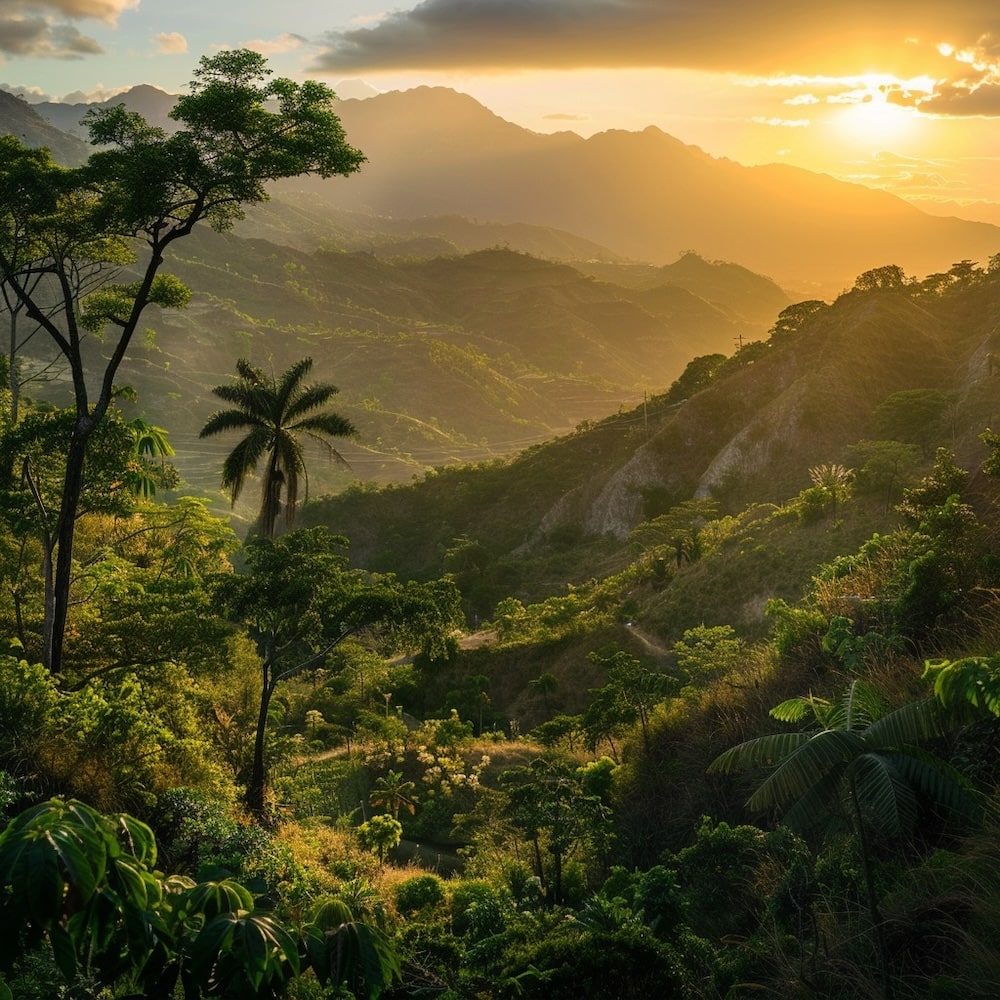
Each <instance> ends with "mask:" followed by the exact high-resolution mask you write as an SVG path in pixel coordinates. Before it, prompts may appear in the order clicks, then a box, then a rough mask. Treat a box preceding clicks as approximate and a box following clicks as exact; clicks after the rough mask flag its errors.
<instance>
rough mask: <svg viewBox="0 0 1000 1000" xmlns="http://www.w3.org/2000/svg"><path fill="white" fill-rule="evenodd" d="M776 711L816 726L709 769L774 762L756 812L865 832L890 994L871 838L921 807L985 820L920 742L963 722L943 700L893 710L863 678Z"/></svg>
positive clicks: (888, 832) (748, 747) (768, 740)
mask: <svg viewBox="0 0 1000 1000" xmlns="http://www.w3.org/2000/svg"><path fill="white" fill-rule="evenodd" d="M770 714H771V715H772V716H773V717H774V718H775V719H778V720H779V721H781V722H790V723H797V722H801V721H803V720H804V719H806V718H807V717H808V716H810V715H811V716H812V719H813V721H814V723H815V724H816V727H817V728H814V729H812V730H811V731H799V732H794V733H790V732H785V733H775V734H771V735H769V736H760V737H758V738H757V739H752V740H748V741H747V742H745V743H741V744H739V746H735V747H732V748H731V749H730V750H727V751H726V752H725V753H723V754H721V755H720V756H719V757H717V758H716V759H715V760H714V761H713V762H712V763H711V765H710V766H709V770H710V771H722V772H726V773H728V772H732V771H737V770H747V769H750V768H756V767H765V766H769V767H772V770H771V772H770V773H769V774H768V776H767V777H766V778H765V779H764V781H763V782H762V783H761V784H760V785H759V786H758V788H757V790H756V791H755V792H754V793H753V795H751V796H750V799H749V801H748V802H747V805H748V807H749V808H750V809H753V810H755V811H766V810H783V811H784V812H783V816H782V819H783V821H784V823H785V824H786V825H788V826H790V827H791V828H792V829H795V830H798V831H799V832H800V833H809V832H814V831H817V830H824V829H825V830H827V831H829V830H830V829H831V828H833V829H834V830H835V829H837V828H838V827H839V828H841V829H842V828H843V827H844V826H845V824H846V826H847V829H849V830H850V829H853V831H854V832H855V833H856V834H857V837H858V841H859V846H860V848H861V861H862V865H863V868H864V874H865V883H866V889H867V895H868V909H869V913H870V915H871V920H872V926H873V929H874V931H875V935H876V940H877V943H878V949H879V953H880V957H881V959H882V974H883V986H884V990H885V993H886V996H888V994H889V992H890V989H889V983H888V970H887V964H886V959H885V942H884V941H883V934H882V919H881V916H880V914H879V908H878V903H877V897H876V890H875V880H874V875H873V870H872V853H871V843H870V842H871V839H872V837H883V838H884V837H891V836H898V835H900V834H905V833H908V832H910V831H911V830H913V829H914V828H915V826H916V823H917V819H918V816H919V813H920V809H921V806H922V805H927V806H932V807H937V808H941V809H942V810H943V811H945V812H947V813H950V814H951V815H953V816H955V817H959V818H963V819H967V820H972V819H974V818H976V817H977V816H978V814H979V808H980V806H979V802H978V800H977V798H976V796H975V794H974V792H973V790H972V788H971V786H970V784H969V782H968V781H966V780H965V779H964V778H963V777H962V775H961V774H959V772H957V771H956V770H955V769H954V768H953V767H951V766H950V765H949V764H947V763H946V762H945V761H943V760H941V759H940V758H938V757H935V756H934V755H933V754H931V753H928V752H927V751H925V750H922V749H921V748H920V747H919V746H918V745H917V744H918V743H920V742H921V741H923V740H928V739H933V738H936V737H940V736H943V735H945V734H946V733H947V732H948V731H949V730H951V729H953V728H954V727H955V724H956V721H958V716H956V715H953V714H951V713H949V712H948V711H947V710H946V709H945V708H944V707H943V706H942V705H941V703H940V702H939V701H938V700H936V699H934V698H928V699H924V700H922V701H916V702H910V703H908V704H905V705H903V706H902V707H900V708H897V709H895V710H894V711H891V712H887V711H886V709H885V706H884V704H883V703H882V701H881V699H879V698H878V697H877V695H876V694H875V693H874V692H873V691H872V690H871V689H870V688H867V687H865V686H864V685H863V684H861V683H860V682H858V681H855V682H854V683H853V684H851V686H850V687H849V688H848V689H847V692H846V693H845V695H844V697H843V699H842V700H841V701H839V702H829V701H826V700H825V699H823V698H814V697H811V696H810V697H807V698H792V699H790V700H789V701H785V702H782V703H781V704H780V705H778V706H776V707H775V708H772V709H771V713H770Z"/></svg>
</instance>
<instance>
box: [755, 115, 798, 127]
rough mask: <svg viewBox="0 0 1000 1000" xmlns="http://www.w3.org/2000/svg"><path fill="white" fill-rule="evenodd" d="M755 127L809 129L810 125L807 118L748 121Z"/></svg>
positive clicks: (757, 118) (756, 117)
mask: <svg viewBox="0 0 1000 1000" xmlns="http://www.w3.org/2000/svg"><path fill="white" fill-rule="evenodd" d="M750 120H751V121H752V122H754V124H756V125H768V126H770V127H772V128H809V126H810V125H811V124H812V122H811V121H809V119H808V118H761V117H760V116H755V117H753V118H751V119H750Z"/></svg>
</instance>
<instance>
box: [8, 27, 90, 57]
mask: <svg viewBox="0 0 1000 1000" xmlns="http://www.w3.org/2000/svg"><path fill="white" fill-rule="evenodd" d="M102 51H103V49H102V48H101V46H100V45H99V44H98V43H97V42H96V41H95V40H94V39H93V38H90V37H88V36H87V35H84V34H81V33H80V32H79V31H78V30H77V29H76V28H75V27H73V25H71V24H52V23H50V22H49V21H48V20H46V19H45V18H41V17H32V18H0V52H5V53H7V54H8V55H12V56H49V57H52V58H56V59H80V58H82V57H83V56H88V55H97V54H98V53H100V52H102Z"/></svg>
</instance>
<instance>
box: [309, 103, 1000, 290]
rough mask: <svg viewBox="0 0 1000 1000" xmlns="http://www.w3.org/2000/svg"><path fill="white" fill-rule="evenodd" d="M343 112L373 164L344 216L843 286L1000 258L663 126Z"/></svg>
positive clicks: (989, 230) (424, 109)
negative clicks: (494, 232) (352, 210)
mask: <svg viewBox="0 0 1000 1000" xmlns="http://www.w3.org/2000/svg"><path fill="white" fill-rule="evenodd" d="M339 113H340V115H341V118H342V120H343V122H344V125H345V128H346V129H347V134H348V136H349V137H350V139H351V141H352V142H353V143H355V144H356V145H358V146H359V147H360V148H361V149H363V150H364V151H365V153H366V154H367V156H368V161H369V162H368V163H367V164H366V165H365V167H364V169H363V170H362V171H361V173H360V174H358V175H357V176H354V177H351V178H349V179H335V180H333V181H330V182H327V183H326V184H323V185H322V186H319V188H318V189H319V190H322V191H323V192H324V194H325V195H326V196H327V197H329V198H330V199H332V200H333V201H334V202H335V203H337V204H338V205H341V206H348V205H352V206H354V207H358V206H364V207H365V208H366V209H368V210H370V211H373V212H376V213H380V214H387V215H393V216H406V217H414V216H422V215H435V214H442V213H456V214H459V215H464V216H468V217H470V218H475V219H491V220H495V221H500V222H514V221H517V222H529V223H534V224H539V225H545V226H553V227H556V228H559V229H565V230H568V231H570V232H574V233H577V234H578V235H580V236H582V237H585V238H587V239H591V240H594V241H595V242H598V243H601V244H603V245H605V246H608V247H609V248H610V249H611V250H613V251H615V252H617V253H619V254H622V255H625V256H628V257H633V258H638V259H642V260H648V261H652V262H654V263H658V264H663V263H666V262H667V261H670V260H673V259H674V258H675V257H676V256H677V255H678V253H680V252H681V251H683V250H686V249H694V250H697V251H698V252H699V253H700V254H702V255H703V256H705V257H710V258H717V259H723V260H732V261H737V262H739V263H740V264H743V265H745V266H747V267H749V268H750V269H752V270H754V271H757V272H760V273H764V274H769V275H771V276H772V277H773V278H775V279H776V280H777V281H779V283H781V284H785V285H802V284H803V283H808V282H810V281H818V282H821V283H822V284H823V286H824V287H825V288H829V287H830V286H831V285H833V286H834V287H835V288H836V289H837V290H839V289H840V288H842V287H844V286H846V285H848V284H850V282H851V281H852V280H853V278H854V276H855V275H857V274H859V273H860V272H862V271H864V270H867V269H869V268H871V267H878V266H881V265H883V264H886V263H895V264H899V265H901V266H902V267H903V268H904V269H905V270H906V271H907V272H909V273H914V274H917V275H920V276H923V275H924V274H927V273H929V272H934V271H940V270H947V268H948V267H949V266H950V265H951V264H952V263H953V262H954V261H956V260H960V259H964V258H974V259H978V260H981V261H983V260H985V259H986V258H987V257H988V256H989V255H991V254H992V253H995V252H997V250H998V249H1000V230H998V229H996V228H995V227H992V226H989V225H986V224H982V223H972V222H965V221H962V220H958V219H944V218H936V217H931V216H928V215H926V214H925V213H922V212H920V211H919V210H917V209H916V208H914V207H913V206H911V205H910V204H908V203H906V202H904V201H902V200H901V199H899V198H896V197H894V196H892V195H889V194H886V193H883V192H878V191H873V190H870V189H868V188H865V187H862V186H860V185H856V184H847V183H844V182H841V181H836V180H834V179H832V178H830V177H827V176H824V175H820V174H814V173H810V172H809V171H806V170H800V169H797V168H794V167H789V166H783V165H772V166H761V167H744V166H740V165H739V164H737V163H734V162H732V161H729V160H724V159H716V158H713V157H711V156H709V155H707V154H706V153H704V152H703V151H701V150H700V149H697V148H696V147H693V146H687V145H685V144H684V143H682V142H680V141H679V140H677V139H675V138H673V137H671V136H669V135H666V134H665V133H663V132H662V131H660V130H659V129H657V128H652V127H651V128H647V129H646V130H645V131H643V132H624V131H608V132H602V133H599V134H597V135H594V136H592V137H591V138H589V139H583V138H581V137H579V136H577V135H575V134H574V133H570V132H563V133H557V134H555V135H541V134H537V133H533V132H530V131H528V130H526V129H523V128H520V127H519V126H517V125H513V124H511V123H510V122H506V121H504V120H503V119H501V118H499V117H497V116H496V115H494V114H493V113H492V112H490V111H488V110H487V109H486V108H484V107H483V106H482V105H480V104H478V103H477V102H476V101H475V100H473V99H472V98H471V97H468V96H465V95H462V94H458V93H456V92H455V91H452V90H448V89H445V88H429V87H420V88H417V89H415V90H410V91H406V92H398V91H397V92H392V93H387V94H382V95H379V96H378V97H374V98H371V99H369V100H365V101H344V102H342V103H341V104H340V106H339Z"/></svg>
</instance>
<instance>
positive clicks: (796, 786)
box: [747, 729, 864, 811]
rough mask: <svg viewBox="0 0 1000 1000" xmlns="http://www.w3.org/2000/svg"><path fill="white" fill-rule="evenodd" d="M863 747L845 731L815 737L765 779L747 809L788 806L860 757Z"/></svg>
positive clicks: (837, 730)
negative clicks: (840, 768) (832, 773)
mask: <svg viewBox="0 0 1000 1000" xmlns="http://www.w3.org/2000/svg"><path fill="white" fill-rule="evenodd" d="M863 746H864V743H863V742H862V741H861V740H859V739H858V737H857V736H856V735H855V734H853V733H850V732H848V731H847V730H844V729H824V730H822V731H821V732H818V733H815V734H813V735H812V736H810V737H809V738H808V739H806V741H805V742H804V743H802V744H801V745H800V746H799V747H798V748H797V749H796V750H795V752H794V753H790V754H788V755H787V756H786V757H785V759H784V760H782V761H781V763H779V764H778V766H777V767H776V768H775V769H774V770H773V771H772V772H771V773H770V774H769V775H768V776H767V778H765V779H764V781H763V783H762V784H761V785H760V787H759V788H758V789H757V791H756V792H754V793H753V795H752V796H751V797H750V800H749V801H748V802H747V805H748V806H749V807H750V808H751V809H756V810H762V811H763V810H765V809H769V808H771V807H772V806H781V807H784V806H788V805H789V804H790V803H792V802H794V801H795V800H796V799H798V798H800V797H801V796H803V795H805V793H806V792H807V791H808V790H809V789H810V788H812V787H813V786H814V785H818V784H819V783H820V782H821V781H823V780H824V779H825V778H826V777H827V775H829V774H830V773H831V772H833V771H835V770H836V769H837V768H839V767H843V766H844V764H845V763H847V762H848V761H850V760H851V758H853V757H855V756H857V754H858V751H859V747H862V748H863Z"/></svg>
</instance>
